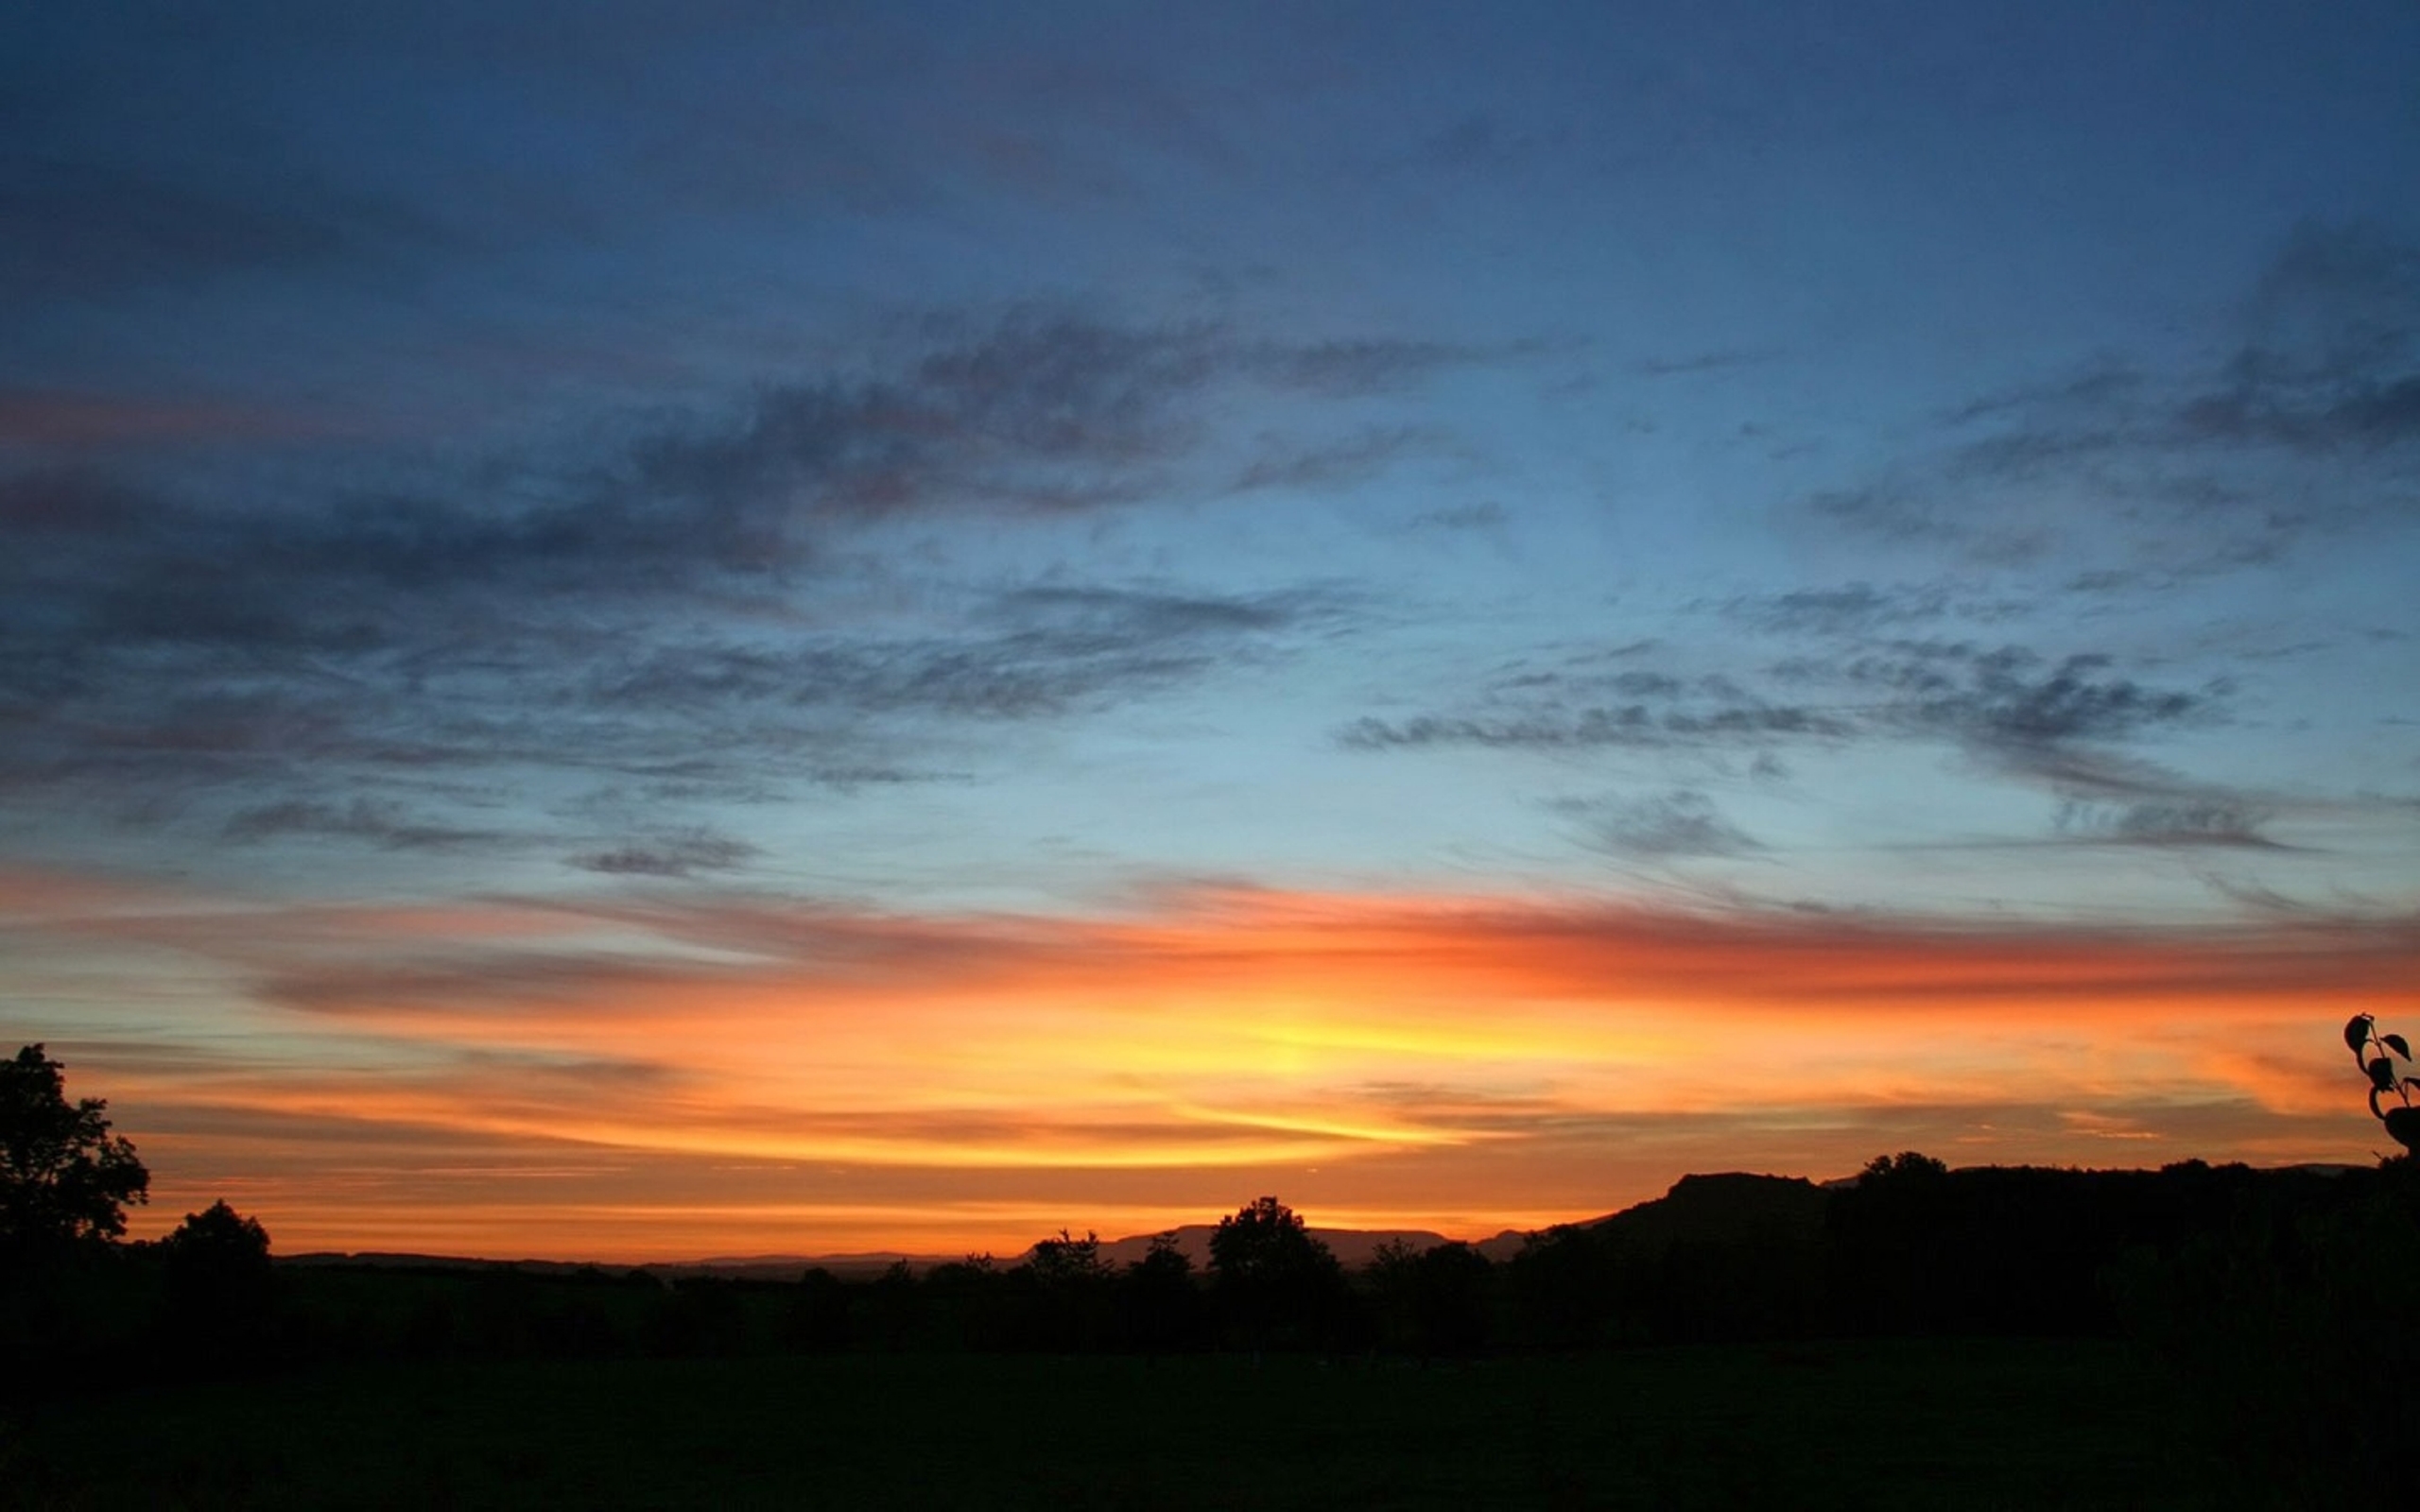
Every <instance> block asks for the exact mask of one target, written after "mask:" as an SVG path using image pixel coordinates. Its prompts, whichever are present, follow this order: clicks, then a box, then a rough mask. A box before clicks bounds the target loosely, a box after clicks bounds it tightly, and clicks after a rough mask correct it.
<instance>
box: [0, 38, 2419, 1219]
mask: <svg viewBox="0 0 2420 1512" xmlns="http://www.w3.org/2000/svg"><path fill="white" fill-rule="evenodd" d="M2414 77H2420V11H2415V10H2414V9H2412V8H2411V7H2410V6H2409V5H2405V4H2396V3H2377V4H2361V3H2352V0H2348V3H2344V4H2338V5H2331V6H2327V7H2324V8H2316V9H2313V8H2296V7H2284V6H2275V5H2268V4H2254V5H2228V4H2204V3H2195V4H2157V3H2148V0H2147V3H2143V4H2136V5H2129V6H2124V7H2108V6H2099V5H2062V4H2041V5H2028V6H2023V7H2016V6H1965V5H1941V4H1938V3H1932V4H1906V5H1898V4H1862V3H1844V4H1839V5H1825V6H1820V7H1816V6H1807V7H1779V6H1772V5H1765V4H1740V5H1727V4H1710V5H1678V4H1674V5H1655V4H1639V5H1621V6H1605V7H1588V6H1575V5H1543V6H1521V5H1513V4H1496V5H1491V6H1486V7H1452V6H1428V5H1419V4H1409V3H1389V4H1383V5H1370V6H1354V5H1312V6H1305V5H1293V4H1289V5H1271V6H1247V5H1230V4H1205V5H1201V6H1197V7H1190V8H1184V9H1181V10H1180V9H1178V8H1167V7H1144V6H1123V5H1110V6H1084V5H1078V4H1050V5H1042V6H1016V5H1001V4H984V5H969V6H963V7H959V6H945V5H938V4H889V5H881V6H869V7H864V8H855V7H847V6H828V7H827V6H794V5H779V6H761V7H758V6H736V5H730V6H717V5H699V4H689V5H681V6H652V5H637V4H610V3H598V4H580V5H561V6H558V5H532V4H519V3H499V0H488V3H483V4H479V5H475V6H455V5H446V4H414V5H410V6H388V5H383V4H354V5H348V6H344V7H331V6H320V5H302V4H297V5H291V6H286V5H267V4H232V5H224V6H212V7H200V8H197V7H190V6H156V7H154V6H139V5H122V4H95V5H79V6H62V7H21V8H13V9H11V10H10V12H9V15H8V16H7V17H6V18H5V19H0V530H5V543H6V548H7V549H6V550H5V552H4V553H0V1038H6V1039H8V1040H9V1043H11V1044H15V1043H31V1042H42V1043H44V1044H46V1046H47V1047H48V1051H49V1053H50V1054H51V1055H52V1056H54V1057H57V1058H59V1059H60V1060H61V1061H62V1062H63V1063H64V1064H65V1065H66V1067H67V1075H68V1085H69V1091H70V1093H71V1095H84V1096H104V1097H107V1098H108V1099H109V1101H110V1111H111V1115H112V1118H113V1120H114V1121H115V1124H116V1127H117V1130H118V1132H120V1133H123V1134H126V1135H127V1136H129V1137H130V1138H131V1139H132V1140H133V1141H134V1142H135V1143H136V1145H137V1147H138V1149H139V1150H140V1151H141V1153H142V1155H143V1157H144V1159H145V1160H146V1161H147V1164H148V1165H149V1167H150V1169H151V1171H152V1173H153V1180H154V1187H153V1191H154V1201H153V1204H152V1206H151V1207H150V1208H149V1209H147V1210H146V1211H142V1212H140V1213H138V1214H136V1215H134V1223H133V1225H132V1231H133V1232H134V1233H136V1234H138V1235H144V1234H155V1233H158V1232H161V1231H164V1229H167V1228H168V1227H170V1226H172V1225H173V1224H174V1223H175V1222H176V1220H177V1219H178V1217H179V1216H180V1215H181V1214H182V1213H184V1212H187V1211H193V1210H195V1209H198V1208H200V1207H202V1206H205V1205H206V1204H207V1203H209V1202H210V1201H212V1200H214V1199H216V1198H221V1197H223V1198H225V1199H227V1200H229V1201H231V1202H233V1204H234V1205H235V1206H236V1207H237V1208H238V1209H240V1210H242V1211H246V1212H249V1213H251V1214H254V1215H255V1216H257V1217H259V1218H260V1219H261V1221H262V1222H263V1223H264V1224H265V1225H266V1227H267V1228H268V1230H269V1232H270V1233H271V1235H272V1236H273V1238H274V1240H275V1241H276V1243H277V1246H278V1247H279V1249H280V1250H281V1251H286V1252H291V1251H297V1250H306V1249H343V1250H373V1249H415V1250H423V1251H439V1252H445V1253H475V1254H485V1255H493V1256H506V1255H512V1256H544V1257H557V1258H583V1259H604V1260H637V1259H666V1258H683V1257H698V1256H702V1255H737V1254H763V1253H792V1254H799V1253H831V1252H841V1251H851V1250H858V1249H873V1248H882V1247H889V1248H898V1249H907V1250H911V1251H916V1252H929V1253H957V1252H972V1251H982V1250H991V1251H996V1252H998V1253H1000V1254H1003V1255H1007V1254H1011V1253H1014V1252H1016V1251H1017V1250H1019V1249H1021V1248H1022V1247H1023V1246H1025V1245H1026V1244H1028V1243H1029V1242H1030V1241H1031V1240H1032V1239H1034V1238H1037V1237H1040V1236H1042V1235H1044V1234H1047V1233H1051V1232H1054V1231H1056V1230H1057V1229H1060V1228H1061V1227H1062V1226H1065V1227H1068V1228H1071V1229H1074V1230H1075V1231H1077V1232H1079V1233H1080V1232H1082V1231H1084V1230H1085V1229H1098V1230H1099V1231H1100V1232H1101V1233H1102V1234H1103V1235H1104V1236H1114V1235H1120V1234H1131V1233H1138V1232H1149V1231H1152V1230H1155V1229H1166V1228H1167V1227H1170V1226H1172V1225H1174V1224H1177V1223H1181V1222H1202V1221H1207V1220H1208V1219H1210V1218H1213V1217H1215V1216H1217V1215H1218V1214H1219V1213H1220V1212H1225V1211H1233V1210H1234V1209H1236V1207H1238V1206H1239V1205H1241V1204H1242V1203H1244V1202H1246V1201H1248V1200H1250V1199H1252V1198H1253V1197H1254V1196H1256V1195H1259V1194H1265V1193H1269V1194H1277V1195H1278V1196H1280V1197H1281V1198H1282V1199H1283V1200H1285V1201H1287V1202H1288V1204H1289V1205H1291V1206H1293V1207H1294V1208H1296V1209H1297V1210H1298V1211H1302V1212H1304V1213H1305V1215H1306V1216H1307V1217H1308V1218H1309V1219H1310V1220H1311V1221H1312V1222H1313V1223H1315V1224H1320V1225H1323V1226H1333V1227H1359V1228H1378V1227H1418V1228H1426V1229H1435V1230H1437V1231H1440V1232H1443V1233H1449V1234H1454V1235H1458V1236H1477V1235H1483V1234H1490V1233H1494V1232H1495V1231H1497V1230H1499V1229H1505V1228H1520V1229H1528V1228H1536V1227H1540V1226H1543V1225H1546V1224H1549V1223H1553V1222H1558V1221H1564V1220H1569V1219H1576V1218H1582V1217H1586V1216H1593V1215H1595V1214H1599V1213H1602V1212H1606V1211H1613V1210H1614V1209H1616V1208H1618V1207H1621V1206H1624V1205H1627V1204H1629V1203H1632V1202H1635V1201H1638V1200H1641V1199H1643V1198H1646V1197H1651V1196H1653V1195H1656V1194H1660V1193H1661V1192H1662V1191H1663V1190H1664V1189H1665V1188H1666V1187H1667V1186H1668V1184H1669V1183H1670V1182H1671V1181H1672V1180H1673V1179H1674V1178H1675V1177H1679V1176H1680V1175H1682V1174H1684V1173H1686V1172H1691V1171H1716V1170H1755V1171H1770V1172H1775V1173H1781V1174H1790V1175H1801V1176H1808V1177H1818V1178H1823V1177H1837V1176H1841V1175H1845V1174H1848V1173H1850V1172H1854V1171H1855V1170H1857V1169H1858V1167H1859V1166H1860V1165H1862V1164H1863V1163H1864V1162H1865V1161H1866V1160H1869V1159H1871V1158H1872V1157H1874V1156H1876V1155H1878V1154H1883V1153H1888V1152H1892V1151H1896V1150H1901V1149H1910V1148H1913V1149H1919V1150H1923V1151H1925V1152H1927V1153H1929V1154H1932V1155H1934V1156H1936V1157H1938V1158H1941V1159H1944V1160H1947V1161H1949V1163H1951V1164H1953V1165H1964V1164H1984V1163H1995V1162H1997V1163H2018V1162H2031V1163H2054V1164H2073V1165H2090V1166H2113V1165H2125V1166H2135V1165H2154V1164H2160V1163H2164V1162H2167V1161H2170V1160H2184V1159H2188V1158H2201V1159H2206V1160H2213V1161H2217V1160H2248V1161H2251V1162H2254V1163H2257V1164H2274V1163H2285V1162H2291V1161H2305V1160H2326V1161H2361V1160H2368V1159H2370V1158H2371V1157H2372V1155H2373V1154H2374V1153H2376V1152H2377V1151H2378V1150H2380V1149H2381V1148H2383V1147H2385V1145H2386V1143H2387V1142H2386V1141H2385V1140H2384V1138H2383V1136H2382V1134H2381V1133H2380V1132H2379V1130H2378V1128H2377V1125H2376V1124H2375V1123H2374V1122H2372V1120H2371V1118H2370V1116H2369V1113H2368V1111H2367V1109H2366V1108H2365V1107H2364V1105H2363V1100H2362V1089H2363V1085H2364V1083H2363V1081H2362V1078H2361V1077H2360V1075H2359V1072H2358V1071H2357V1070H2356V1069H2355V1068H2354V1067H2352V1066H2350V1065H2347V1064H2346V1063H2345V1057H2344V1052H2343V1048H2342V1041H2341V1040H2340V1039H2339V1038H2338V1034H2337V1030H2338V1027H2339V1025H2340V1024H2341V1023H2342V1021H2343V1019H2344V1018H2345V1017H2346V1016H2348V1015H2349V1014H2351V1013H2354V1012H2357V1011H2367V1012H2373V1013H2376V1014H2377V1015H2378V1016H2379V1018H2380V1020H2381V1026H2382V1027H2389V1028H2391V1027H2394V1026H2395V1025H2396V1024H2397V1023H2400V1024H2401V1025H2402V1026H2403V1028H2404V1030H2405V1032H2407V1033H2412V1032H2420V639H2415V637H2420V609H2416V608H2415V603H2420V597H2416V596H2415V594H2414V592H2413V589H2414V586H2415V585H2420V91H2415V90H2414V89H2413V88H2412V86H2411V80H2412V79H2413V78H2414Z"/></svg>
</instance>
